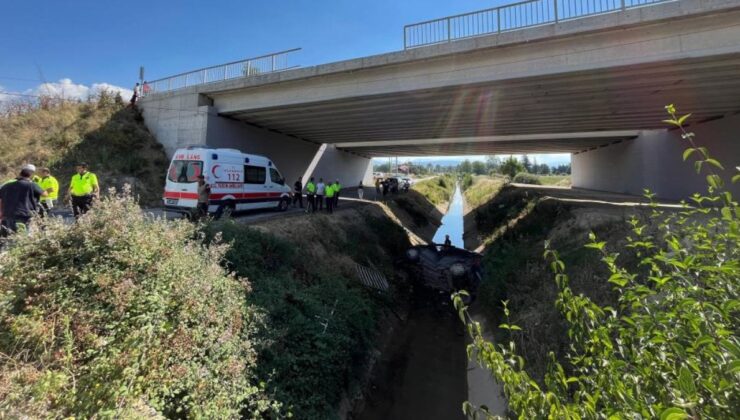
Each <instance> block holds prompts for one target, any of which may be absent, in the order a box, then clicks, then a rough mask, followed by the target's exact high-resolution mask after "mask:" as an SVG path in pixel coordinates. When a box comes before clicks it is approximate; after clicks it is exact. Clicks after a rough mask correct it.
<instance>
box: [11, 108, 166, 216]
mask: <svg viewBox="0 0 740 420" xmlns="http://www.w3.org/2000/svg"><path fill="white" fill-rule="evenodd" d="M78 161H85V162H87V163H88V164H89V165H90V169H91V171H92V172H94V173H96V174H97V175H98V179H99V180H100V182H101V187H102V188H103V189H104V190H105V189H107V188H108V187H118V188H120V187H122V186H123V184H125V183H128V184H131V185H132V188H133V192H134V194H136V195H138V196H139V197H140V201H141V203H142V204H145V205H151V204H157V203H158V202H159V198H160V197H161V193H162V188H163V185H164V176H165V171H166V168H167V163H168V162H167V158H166V156H165V154H164V150H163V148H162V146H161V145H160V144H159V143H157V141H156V140H155V139H154V137H153V136H152V135H151V134H150V133H149V131H148V130H147V129H146V127H145V126H144V124H143V122H142V120H141V117H140V116H139V115H138V113H137V112H136V111H134V110H131V109H128V108H124V107H123V106H121V105H117V104H115V103H105V104H103V103H96V102H85V103H76V102H63V103H59V104H56V105H54V106H52V107H49V108H48V109H34V110H31V111H29V112H26V113H23V114H20V115H13V116H6V117H1V118H0V177H1V178H0V180H7V179H9V178H12V177H15V176H17V173H18V170H19V168H20V167H21V166H22V165H23V164H25V163H33V164H35V165H36V166H48V167H50V168H51V170H52V174H53V175H54V176H56V177H57V179H59V182H60V188H61V189H62V191H65V190H66V189H67V187H68V185H69V179H70V177H71V175H72V174H73V172H74V165H75V163H76V162H78Z"/></svg>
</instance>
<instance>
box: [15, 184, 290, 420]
mask: <svg viewBox="0 0 740 420" xmlns="http://www.w3.org/2000/svg"><path fill="white" fill-rule="evenodd" d="M46 221H47V224H46V225H44V226H43V229H42V230H39V231H37V232H36V233H35V234H34V235H32V236H27V235H19V236H17V237H15V243H14V244H13V245H12V246H11V247H10V248H9V249H8V250H7V251H6V252H3V253H1V254H0V417H7V418H29V417H30V418H67V417H70V416H73V417H82V418H92V417H118V418H135V417H138V418H143V417H151V416H154V415H157V414H160V415H164V416H167V417H182V418H185V417H188V418H229V417H231V418H233V417H238V416H244V417H247V418H250V417H260V416H261V414H260V413H264V412H269V411H272V410H273V409H276V408H277V406H276V405H275V404H273V403H272V402H270V401H269V400H268V399H267V398H266V397H264V394H263V393H262V392H261V390H260V389H259V387H258V382H257V381H256V380H255V375H254V367H255V361H256V350H255V347H256V346H257V339H256V337H255V331H256V328H257V326H258V325H260V322H261V319H262V316H261V315H260V311H259V310H257V309H256V308H255V307H254V306H252V305H250V304H248V303H247V296H248V293H249V289H250V286H249V283H248V282H247V280H246V279H244V278H240V277H235V276H233V275H230V274H228V273H227V272H226V271H225V270H224V269H223V268H221V267H220V266H219V261H221V259H222V258H223V256H224V253H225V252H226V248H225V247H224V246H222V245H218V244H214V245H210V246H208V245H200V244H199V243H196V242H193V241H192V238H194V237H195V236H196V233H197V232H196V228H195V227H194V226H193V225H190V224H187V223H169V222H165V221H162V220H152V219H150V218H148V217H146V216H144V215H142V212H141V211H140V209H139V207H138V206H137V205H136V204H135V202H134V201H133V199H132V198H130V197H123V198H116V197H109V198H103V200H102V201H101V203H100V205H98V206H96V207H95V208H94V209H93V210H92V211H91V212H90V213H89V214H88V215H87V216H86V217H85V218H83V219H82V220H81V221H80V222H79V223H76V224H73V225H65V224H64V223H63V222H62V221H61V220H57V219H47V220H46Z"/></svg>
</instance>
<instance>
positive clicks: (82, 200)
mask: <svg viewBox="0 0 740 420" xmlns="http://www.w3.org/2000/svg"><path fill="white" fill-rule="evenodd" d="M76 169H77V173H76V174H74V175H72V180H71V181H70V183H69V196H70V197H71V198H72V211H73V212H74V215H75V219H78V218H79V217H80V216H82V215H83V214H85V213H87V211H88V210H90V207H91V206H92V203H93V198H100V187H99V186H98V177H97V176H95V174H94V173H92V172H88V170H87V163H79V164H77V168H76Z"/></svg>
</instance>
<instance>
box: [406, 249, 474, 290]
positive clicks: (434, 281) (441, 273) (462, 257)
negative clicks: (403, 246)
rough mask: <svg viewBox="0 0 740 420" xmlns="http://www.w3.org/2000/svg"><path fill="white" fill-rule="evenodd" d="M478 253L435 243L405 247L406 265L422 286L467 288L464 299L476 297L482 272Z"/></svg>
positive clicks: (445, 288)
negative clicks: (466, 294)
mask: <svg viewBox="0 0 740 420" xmlns="http://www.w3.org/2000/svg"><path fill="white" fill-rule="evenodd" d="M481 258H482V256H481V254H478V253H477V252H472V251H468V250H465V249H462V248H456V247H454V246H449V245H448V246H445V245H439V244H435V243H431V244H429V245H418V246H413V247H411V248H409V249H407V250H406V262H407V269H408V270H409V272H410V273H411V274H412V275H413V276H414V277H415V278H416V280H417V281H418V282H419V283H421V284H422V285H423V286H424V287H428V288H430V289H433V290H438V291H440V292H447V293H455V292H458V291H460V290H465V291H466V292H468V294H469V296H465V297H464V300H465V301H466V303H470V302H471V301H472V300H474V299H475V296H476V292H477V290H478V286H479V285H480V282H481V279H482V278H483V273H482V269H481Z"/></svg>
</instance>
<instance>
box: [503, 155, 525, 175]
mask: <svg viewBox="0 0 740 420" xmlns="http://www.w3.org/2000/svg"><path fill="white" fill-rule="evenodd" d="M519 172H525V168H524V165H522V163H521V162H519V160H518V159H517V158H515V157H514V156H509V157H508V158H507V159H505V160H504V161H503V163H501V173H502V174H504V175H507V176H508V177H509V178H512V179H513V178H514V176H515V175H516V174H518V173H519Z"/></svg>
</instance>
